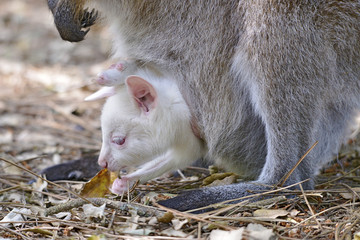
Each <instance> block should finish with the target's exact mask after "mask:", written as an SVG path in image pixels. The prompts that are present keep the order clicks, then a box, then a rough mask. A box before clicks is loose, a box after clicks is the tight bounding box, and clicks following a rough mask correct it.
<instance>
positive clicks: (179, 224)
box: [171, 218, 188, 230]
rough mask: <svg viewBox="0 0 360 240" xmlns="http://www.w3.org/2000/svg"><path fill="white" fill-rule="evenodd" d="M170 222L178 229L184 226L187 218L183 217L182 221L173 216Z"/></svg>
mask: <svg viewBox="0 0 360 240" xmlns="http://www.w3.org/2000/svg"><path fill="white" fill-rule="evenodd" d="M171 223H172V224H173V227H174V229H175V230H180V229H181V228H182V227H183V226H184V224H186V223H188V220H187V219H185V220H183V221H180V220H179V219H177V218H175V219H173V220H171Z"/></svg>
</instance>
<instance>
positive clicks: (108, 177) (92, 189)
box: [80, 168, 117, 198]
mask: <svg viewBox="0 0 360 240" xmlns="http://www.w3.org/2000/svg"><path fill="white" fill-rule="evenodd" d="M116 178H117V173H115V172H109V171H108V170H107V168H105V169H102V170H100V171H99V172H98V173H97V174H96V176H95V177H93V178H92V179H90V181H88V182H87V183H86V184H85V185H84V187H83V189H82V190H81V192H80V195H81V196H83V197H89V198H90V197H104V196H105V195H106V194H108V193H110V190H109V189H110V187H111V185H112V183H113V182H114V180H115V179H116Z"/></svg>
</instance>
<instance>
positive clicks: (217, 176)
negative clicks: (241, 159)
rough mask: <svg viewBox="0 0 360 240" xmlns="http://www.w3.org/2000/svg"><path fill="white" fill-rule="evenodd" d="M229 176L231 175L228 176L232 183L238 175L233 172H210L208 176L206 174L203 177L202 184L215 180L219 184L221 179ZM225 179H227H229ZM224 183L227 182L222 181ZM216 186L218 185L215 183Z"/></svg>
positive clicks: (206, 184) (208, 183) (205, 184)
mask: <svg viewBox="0 0 360 240" xmlns="http://www.w3.org/2000/svg"><path fill="white" fill-rule="evenodd" d="M230 176H233V177H232V178H230V179H231V181H233V182H231V183H234V182H235V180H236V179H237V178H238V175H236V174H235V173H232V172H226V173H214V174H211V175H210V176H208V177H207V178H205V179H204V180H203V182H202V185H203V186H208V185H210V184H212V183H213V182H214V181H216V180H219V181H218V183H217V184H221V180H223V179H225V178H227V177H230ZM227 181H229V179H228V180H227ZM224 184H228V183H224ZM224 184H222V185H224ZM216 186H219V185H216Z"/></svg>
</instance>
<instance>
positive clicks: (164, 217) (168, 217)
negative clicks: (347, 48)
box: [157, 212, 174, 223]
mask: <svg viewBox="0 0 360 240" xmlns="http://www.w3.org/2000/svg"><path fill="white" fill-rule="evenodd" d="M173 218H174V214H172V213H171V212H166V213H165V214H164V215H162V216H161V217H158V218H157V220H158V221H159V222H161V223H170V222H171V220H172V219H173Z"/></svg>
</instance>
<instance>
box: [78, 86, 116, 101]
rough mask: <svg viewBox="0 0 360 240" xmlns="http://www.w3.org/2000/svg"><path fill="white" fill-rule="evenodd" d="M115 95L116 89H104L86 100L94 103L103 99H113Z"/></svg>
mask: <svg viewBox="0 0 360 240" xmlns="http://www.w3.org/2000/svg"><path fill="white" fill-rule="evenodd" d="M115 93H116V92H115V87H102V88H100V89H99V90H98V91H96V92H94V93H93V94H91V95H90V96H87V97H86V98H85V99H84V100H85V101H94V100H97V99H101V98H106V97H111V96H112V95H115Z"/></svg>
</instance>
